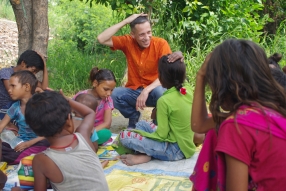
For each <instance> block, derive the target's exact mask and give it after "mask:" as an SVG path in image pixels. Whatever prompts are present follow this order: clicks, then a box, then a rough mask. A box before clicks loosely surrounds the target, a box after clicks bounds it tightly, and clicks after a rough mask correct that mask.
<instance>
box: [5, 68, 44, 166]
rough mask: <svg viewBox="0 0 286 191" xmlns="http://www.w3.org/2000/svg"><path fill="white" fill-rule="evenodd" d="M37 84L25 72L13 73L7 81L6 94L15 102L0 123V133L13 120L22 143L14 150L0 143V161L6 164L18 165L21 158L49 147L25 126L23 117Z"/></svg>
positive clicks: (28, 72) (29, 73) (33, 77)
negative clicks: (0, 145) (0, 147)
mask: <svg viewBox="0 0 286 191" xmlns="http://www.w3.org/2000/svg"><path fill="white" fill-rule="evenodd" d="M37 84H38V80H37V78H36V76H35V75H34V74H33V73H32V72H30V71H27V70H23V71H19V72H15V73H13V74H12V75H11V78H10V79H9V89H8V92H9V94H10V97H11V98H12V99H13V100H15V101H16V102H15V103H13V104H12V106H11V107H10V108H9V109H8V110H7V113H6V114H5V116H4V118H3V120H2V121H0V133H1V132H2V131H3V129H4V128H5V127H6V126H7V125H8V124H9V123H10V121H11V120H15V121H16V122H17V126H18V127H19V131H18V137H19V138H20V139H22V140H23V141H24V142H22V143H19V144H18V145H17V146H16V147H15V148H11V146H10V145H9V144H8V143H6V142H3V143H2V160H3V161H5V162H7V163H8V164H18V163H19V162H20V160H21V159H22V158H23V157H26V156H29V155H31V154H32V153H34V154H35V153H39V152H41V151H43V150H45V149H46V148H47V147H48V146H49V143H48V141H47V140H46V139H45V138H44V137H38V136H37V135H36V134H35V133H34V132H33V130H32V129H31V128H30V127H29V126H28V125H27V124H26V122H25V117H24V114H25V108H26V103H27V102H28V100H29V99H30V98H31V97H32V95H33V94H34V93H35V89H36V87H37ZM39 117H43V116H39Z"/></svg>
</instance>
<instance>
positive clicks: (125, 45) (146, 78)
mask: <svg viewBox="0 0 286 191" xmlns="http://www.w3.org/2000/svg"><path fill="white" fill-rule="evenodd" d="M112 42H113V47H111V49H112V50H121V51H123V53H124V54H125V56H126V60H127V66H128V81H127V83H126V85H125V86H126V87H128V88H131V89H133V90H136V89H137V88H138V87H144V88H145V87H146V86H148V85H150V84H151V83H152V82H154V81H155V80H156V79H157V78H158V61H159V59H160V58H161V57H162V56H164V55H166V54H171V53H172V51H171V49H170V46H169V44H168V42H167V41H166V40H164V39H162V38H158V37H152V38H151V42H150V46H149V47H148V48H145V49H140V48H139V46H138V44H137V42H136V40H135V39H133V38H132V37H131V36H130V35H124V36H113V37H112Z"/></svg>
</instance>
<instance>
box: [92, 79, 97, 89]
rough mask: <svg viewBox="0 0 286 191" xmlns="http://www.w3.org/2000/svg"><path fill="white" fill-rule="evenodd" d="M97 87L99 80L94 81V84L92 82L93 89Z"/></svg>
mask: <svg viewBox="0 0 286 191" xmlns="http://www.w3.org/2000/svg"><path fill="white" fill-rule="evenodd" d="M96 86H98V81H97V80H93V82H92V87H94V88H95V87H96Z"/></svg>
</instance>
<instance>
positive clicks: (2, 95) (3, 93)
mask: <svg viewBox="0 0 286 191" xmlns="http://www.w3.org/2000/svg"><path fill="white" fill-rule="evenodd" d="M13 73H14V70H13V67H10V68H2V69H1V70H0V79H1V82H0V109H2V108H4V109H7V108H6V107H5V106H6V105H8V104H10V103H11V102H12V99H11V98H10V96H9V94H8V91H7V90H6V88H5V85H4V83H3V80H9V79H10V77H11V75H12V74H13Z"/></svg>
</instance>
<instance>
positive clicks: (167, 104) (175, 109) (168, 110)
mask: <svg viewBox="0 0 286 191" xmlns="http://www.w3.org/2000/svg"><path fill="white" fill-rule="evenodd" d="M184 88H186V90H187V94H186V95H183V94H181V93H180V92H179V91H178V90H177V89H176V88H175V87H172V88H170V89H168V90H167V91H166V92H165V93H164V94H163V96H162V97H160V98H159V99H158V101H157V121H158V128H157V130H156V131H155V132H153V133H148V132H145V131H140V130H134V131H135V132H137V133H138V134H140V135H142V136H144V137H148V138H150V139H154V140H157V141H161V142H170V143H178V145H179V147H180V149H181V151H182V152H183V153H184V155H185V157H186V158H190V157H191V156H192V155H193V154H194V153H195V151H196V146H195V144H194V142H193V138H194V132H193V131H192V130H191V109H192V94H191V93H192V90H191V87H190V85H189V84H187V83H185V84H184Z"/></svg>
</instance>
